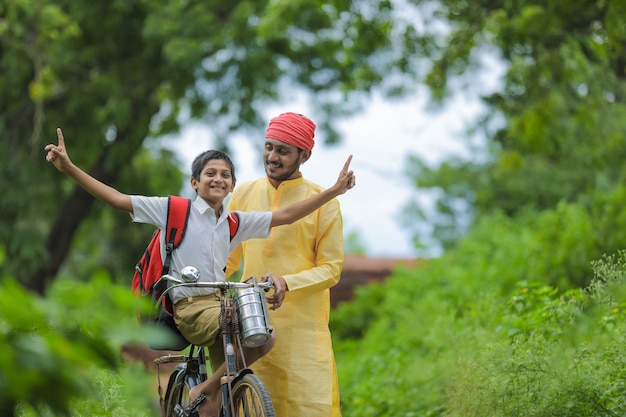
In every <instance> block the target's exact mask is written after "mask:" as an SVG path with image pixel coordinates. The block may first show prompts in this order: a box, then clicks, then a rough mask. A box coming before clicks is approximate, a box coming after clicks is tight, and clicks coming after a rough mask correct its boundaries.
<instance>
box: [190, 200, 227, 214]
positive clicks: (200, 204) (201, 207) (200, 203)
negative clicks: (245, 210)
mask: <svg viewBox="0 0 626 417" xmlns="http://www.w3.org/2000/svg"><path fill="white" fill-rule="evenodd" d="M192 205H193V207H194V208H195V209H196V210H198V212H199V213H200V214H202V215H207V216H210V217H211V218H215V210H213V207H211V206H209V204H208V203H207V202H206V201H204V200H203V199H202V198H200V197H196V199H195V200H194V201H193V203H192ZM226 216H228V210H226V207H225V206H224V204H222V213H221V214H220V219H221V218H223V217H226Z"/></svg>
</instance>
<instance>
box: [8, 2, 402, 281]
mask: <svg viewBox="0 0 626 417" xmlns="http://www.w3.org/2000/svg"><path fill="white" fill-rule="evenodd" d="M409 35H410V34H409ZM395 36H396V33H395V32H394V22H393V20H392V5H391V3H390V2H389V1H388V0H376V1H371V2H350V1H341V0H337V1H332V2H321V1H317V0H299V1H272V2H270V1H258V0H254V1H244V0H240V1H228V2H224V1H216V0H212V1H198V0H192V1H185V2H180V1H169V2H163V1H157V0H137V1H120V0H114V1H106V2H75V1H68V0H62V1H50V0H36V1H15V2H7V1H3V2H1V3H0V135H2V136H3V137H5V138H6V139H5V141H4V142H3V143H4V144H5V152H3V153H2V154H1V155H0V158H1V159H0V166H1V167H2V168H0V169H2V176H0V178H1V179H0V185H1V188H2V190H3V191H4V196H3V198H2V202H0V215H1V216H2V218H3V223H2V226H1V227H0V236H1V239H2V240H1V241H2V242H3V245H4V246H5V247H6V250H7V261H6V267H7V269H8V271H9V272H12V273H14V275H15V276H16V277H19V279H20V280H21V281H22V282H24V283H26V284H27V285H28V286H29V287H30V288H32V289H34V290H36V291H38V292H43V291H44V290H45V287H46V286H47V285H48V283H49V281H50V280H51V279H52V278H53V277H54V276H55V275H56V274H57V273H58V271H59V268H60V267H61V265H62V264H63V261H64V260H65V259H66V257H67V254H68V251H70V247H71V244H72V242H73V240H74V237H75V236H76V235H77V233H79V232H80V237H79V238H78V239H80V242H81V253H80V254H78V255H80V256H81V260H82V262H81V265H82V266H81V267H74V268H73V269H71V268H70V269H71V272H77V271H78V269H80V268H87V267H86V266H85V265H89V264H97V263H98V262H94V256H99V257H100V259H101V260H103V261H107V263H106V267H107V268H109V269H111V270H112V271H113V272H115V271H117V272H118V273H119V274H121V272H120V271H121V268H120V267H118V265H119V264H121V263H123V264H124V267H125V269H126V270H127V271H128V264H129V262H133V263H134V261H135V260H136V256H138V255H139V252H140V250H141V245H142V242H143V243H145V241H146V240H147V237H148V236H149V233H150V232H149V231H148V230H146V232H145V234H144V233H136V232H135V234H134V235H131V232H128V231H126V229H127V228H126V227H120V224H122V223H121V222H122V220H124V221H125V222H126V223H127V221H128V219H127V218H126V217H125V216H124V215H117V214H106V213H105V211H102V210H101V208H102V207H101V205H100V204H95V205H94V201H93V199H92V198H91V197H90V196H88V195H87V194H86V193H84V192H83V191H82V190H80V189H78V188H76V187H75V186H74V185H73V184H72V183H71V182H70V181H68V180H67V179H66V178H63V177H61V176H59V174H58V173H57V172H55V171H54V170H53V169H50V167H48V166H45V161H44V153H43V146H44V145H45V144H46V143H48V142H53V141H55V140H56V138H55V133H54V132H55V128H56V127H57V126H61V127H62V128H63V129H64V133H65V137H66V138H67V143H68V146H69V150H70V153H71V154H72V156H73V158H74V160H76V162H77V163H79V164H80V165H81V166H83V167H86V168H87V169H88V170H89V172H90V173H91V174H93V175H94V176H96V177H97V178H99V179H100V180H102V181H104V182H105V183H108V184H111V185H113V186H116V187H118V188H120V189H122V190H124V191H128V192H134V193H143V194H159V195H164V194H167V193H178V192H179V191H180V187H181V183H182V181H183V177H184V175H183V174H182V173H181V172H180V168H176V167H175V165H176V164H177V163H178V161H176V160H175V158H174V157H173V155H171V154H170V153H167V152H164V151H162V150H159V147H158V146H157V145H158V142H157V141H155V140H154V139H155V138H162V137H165V138H171V137H173V134H175V133H176V132H177V131H178V128H179V125H180V124H181V123H182V122H184V121H186V120H188V119H201V120H203V121H204V122H206V123H209V124H210V125H211V126H212V127H213V129H214V132H215V134H216V135H217V137H218V139H219V141H218V147H221V148H227V138H228V135H229V134H230V133H232V132H233V131H235V130H240V129H254V128H260V127H261V126H264V125H265V123H266V120H263V115H262V114H261V113H260V110H262V109H263V108H264V106H266V105H267V103H269V102H272V101H276V100H278V99H279V98H280V97H285V96H289V95H290V92H291V91H292V90H293V89H301V90H304V91H308V92H310V93H312V94H311V100H312V101H313V103H314V104H315V108H316V112H317V113H316V114H315V115H314V116H315V118H316V120H319V121H320V123H319V125H320V128H321V129H322V130H323V131H325V132H326V138H327V141H328V142H336V141H338V140H339V138H338V136H337V134H336V132H335V131H334V129H333V122H334V121H335V119H336V117H338V116H340V115H341V114H345V113H346V112H350V111H354V110H355V104H354V101H351V100H348V98H351V97H353V96H354V94H362V93H363V92H365V93H367V92H369V91H370V90H371V89H372V88H374V87H375V86H378V85H381V84H382V81H383V76H384V75H386V74H390V73H394V72H406V71H407V70H408V68H407V67H406V64H405V62H404V58H403V56H404V55H405V54H404V53H403V50H404V48H405V46H403V45H402V44H398V46H397V47H394V48H391V47H390V45H391V42H392V38H394V37H395ZM406 46H408V45H406ZM393 83H396V84H398V83H397V80H396V81H394V82H393ZM393 83H392V82H390V83H386V85H387V88H389V89H391V90H393V91H394V92H395V91H397V90H398V88H397V87H394V85H393ZM398 85H401V84H398ZM357 98H358V97H357ZM167 135H170V136H167ZM199 151H201V150H199ZM153 174H158V175H153ZM90 213H91V214H90ZM86 220H88V221H86ZM138 235H140V236H138ZM83 248H84V249H83ZM88 248H93V250H90V249H88ZM129 254H135V255H129ZM78 255H77V256H78ZM131 256H133V258H132V259H133V260H132V261H130V259H131V258H130V257H131ZM83 272H84V271H83ZM79 275H81V276H82V275H83V274H82V273H81V274H79Z"/></svg>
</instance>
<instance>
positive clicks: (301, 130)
mask: <svg viewBox="0 0 626 417" xmlns="http://www.w3.org/2000/svg"><path fill="white" fill-rule="evenodd" d="M265 137H266V138H269V139H277V140H279V141H281V142H285V143H288V144H290V145H293V146H295V147H296V148H300V149H313V145H315V141H314V140H313V138H314V137H315V123H313V121H311V119H309V118H307V117H305V116H303V115H301V114H296V113H283V114H281V115H279V116H276V117H274V118H273V119H272V120H270V125H269V127H268V128H267V133H266V134H265Z"/></svg>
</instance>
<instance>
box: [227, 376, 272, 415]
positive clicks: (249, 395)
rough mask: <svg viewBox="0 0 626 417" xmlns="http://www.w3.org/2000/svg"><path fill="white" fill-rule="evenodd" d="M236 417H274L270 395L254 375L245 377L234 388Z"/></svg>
mask: <svg viewBox="0 0 626 417" xmlns="http://www.w3.org/2000/svg"><path fill="white" fill-rule="evenodd" d="M233 402H234V406H235V407H234V408H235V416H234V417H274V407H273V406H272V400H271V398H270V394H269V393H268V392H267V388H266V387H265V385H263V382H261V380H260V379H259V377H258V376H256V375H254V374H247V375H244V376H243V377H242V378H241V379H240V380H239V381H237V382H236V383H235V385H234V386H233Z"/></svg>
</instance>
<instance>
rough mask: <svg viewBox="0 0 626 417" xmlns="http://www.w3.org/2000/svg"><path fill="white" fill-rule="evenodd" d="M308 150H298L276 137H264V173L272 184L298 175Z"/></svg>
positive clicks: (306, 157)
mask: <svg viewBox="0 0 626 417" xmlns="http://www.w3.org/2000/svg"><path fill="white" fill-rule="evenodd" d="M310 154H311V151H310V150H303V151H301V150H299V149H298V148H296V147H295V146H293V145H290V144H288V143H285V142H281V141H279V140H277V139H270V138H267V139H265V147H264V148H263V162H264V165H265V174H267V177H268V178H269V179H270V181H272V183H273V184H274V185H277V184H278V183H280V182H282V181H285V180H291V179H294V178H298V177H300V164H301V163H303V162H304V161H306V160H307V159H308V158H309V156H310Z"/></svg>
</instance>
